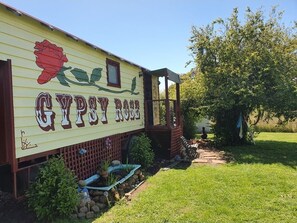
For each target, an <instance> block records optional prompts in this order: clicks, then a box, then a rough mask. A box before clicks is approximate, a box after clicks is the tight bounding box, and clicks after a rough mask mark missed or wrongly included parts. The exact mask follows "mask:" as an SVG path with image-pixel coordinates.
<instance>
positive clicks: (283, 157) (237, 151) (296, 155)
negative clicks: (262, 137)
mask: <svg viewBox="0 0 297 223" xmlns="http://www.w3.org/2000/svg"><path fill="white" fill-rule="evenodd" d="M224 151H226V152H228V153H229V154H230V155H231V156H232V157H233V160H234V161H235V162H236V163H263V164H273V163H280V164H283V165H285V166H290V167H292V168H294V169H297V143H292V142H278V141H257V142H256V145H250V146H234V147H225V148H224Z"/></svg>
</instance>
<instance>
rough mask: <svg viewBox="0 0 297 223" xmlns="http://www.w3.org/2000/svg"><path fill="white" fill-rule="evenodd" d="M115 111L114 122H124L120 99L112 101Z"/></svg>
mask: <svg viewBox="0 0 297 223" xmlns="http://www.w3.org/2000/svg"><path fill="white" fill-rule="evenodd" d="M114 104H115V109H116V117H115V120H116V122H120V121H124V119H123V113H122V107H123V106H122V102H121V100H120V99H118V98H115V99H114Z"/></svg>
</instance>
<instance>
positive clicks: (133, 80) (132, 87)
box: [131, 77, 136, 92]
mask: <svg viewBox="0 0 297 223" xmlns="http://www.w3.org/2000/svg"><path fill="white" fill-rule="evenodd" d="M135 88H136V77H134V78H133V79H132V84H131V91H132V92H134V91H135Z"/></svg>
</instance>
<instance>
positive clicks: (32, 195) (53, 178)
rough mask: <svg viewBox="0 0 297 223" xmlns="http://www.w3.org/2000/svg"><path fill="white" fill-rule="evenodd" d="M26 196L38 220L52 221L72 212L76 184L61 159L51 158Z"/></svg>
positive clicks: (72, 175) (74, 205)
mask: <svg viewBox="0 0 297 223" xmlns="http://www.w3.org/2000/svg"><path fill="white" fill-rule="evenodd" d="M27 196H28V204H29V207H30V208H31V209H33V211H34V212H35V213H36V216H37V218H38V219H39V220H42V221H52V220H53V219H55V218H57V217H64V216H69V214H71V213H72V212H73V210H74V209H75V207H76V205H77V204H78V193H77V183H76V181H75V176H74V174H73V173H72V172H71V171H70V170H69V169H68V168H67V167H66V166H65V164H64V161H63V158H62V157H57V158H51V159H50V160H49V161H48V162H47V163H46V164H45V165H44V166H42V167H41V168H40V170H39V173H38V175H37V177H36V181H35V182H33V183H32V184H31V185H30V187H29V190H28V192H27Z"/></svg>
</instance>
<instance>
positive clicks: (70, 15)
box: [0, 0, 297, 73]
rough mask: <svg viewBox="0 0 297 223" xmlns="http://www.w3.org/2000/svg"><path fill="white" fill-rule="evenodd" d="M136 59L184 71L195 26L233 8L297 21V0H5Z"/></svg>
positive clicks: (148, 65)
mask: <svg viewBox="0 0 297 223" xmlns="http://www.w3.org/2000/svg"><path fill="white" fill-rule="evenodd" d="M0 1H1V2H3V3H5V4H7V5H10V6H12V7H14V8H16V9H18V10H20V11H23V12H25V13H28V14H30V15H32V16H34V17H36V18H38V19H40V20H43V21H44V22H47V23H49V24H51V25H53V26H56V27H58V28H60V29H62V30H64V31H67V32H69V33H71V34H73V35H75V36H77V37H79V38H81V39H83V40H86V41H88V42H90V43H92V44H94V45H96V46H98V47H100V48H103V49H105V50H107V51H110V52H111V53H113V54H116V55H118V56H120V57H123V58H125V59H127V60H129V61H131V62H134V63H136V64H139V65H141V66H143V67H146V68H148V69H151V70H154V69H159V68H163V67H168V68H169V69H171V70H173V71H175V72H177V73H185V72H188V71H189V70H190V69H191V66H188V67H186V68H185V64H186V62H187V61H189V60H191V57H190V51H188V48H187V47H188V46H189V41H188V40H189V38H190V36H191V27H192V26H197V27H201V26H205V25H207V24H209V23H210V22H212V21H213V20H214V19H217V18H219V17H220V18H223V19H226V18H228V17H229V16H230V15H231V13H232V10H233V8H234V7H238V9H239V13H240V14H241V16H242V18H244V11H245V9H246V7H247V6H249V7H251V8H252V9H253V10H256V9H259V8H261V7H262V10H263V11H264V12H265V13H266V15H268V12H269V11H270V10H271V7H272V6H276V5H278V6H279V7H278V9H279V10H284V11H285V14H284V18H283V22H284V23H285V24H286V25H287V26H288V25H290V26H292V25H293V21H294V20H297V0H283V1H281V0H246V1H244V0H104V1H103V0H102V1H101V0H50V1H49V0H30V1H23V0H18V1H17V0H0Z"/></svg>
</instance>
